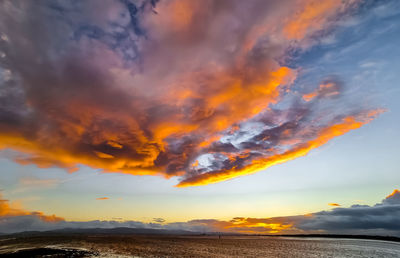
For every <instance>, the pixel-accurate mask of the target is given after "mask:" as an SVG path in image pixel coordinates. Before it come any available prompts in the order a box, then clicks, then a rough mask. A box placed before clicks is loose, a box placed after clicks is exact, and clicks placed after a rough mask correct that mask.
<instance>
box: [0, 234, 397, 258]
mask: <svg viewBox="0 0 400 258" xmlns="http://www.w3.org/2000/svg"><path fill="white" fill-rule="evenodd" d="M0 257H400V243H397V242H389V241H380V240H361V239H341V238H304V237H303V238H299V237H261V236H223V237H222V238H221V239H219V238H218V236H145V235H104V234H101V235H82V234H81V235H51V236H48V235H47V236H40V235H31V236H16V237H15V236H3V237H0Z"/></svg>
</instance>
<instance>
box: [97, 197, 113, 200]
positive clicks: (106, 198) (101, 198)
mask: <svg viewBox="0 0 400 258" xmlns="http://www.w3.org/2000/svg"><path fill="white" fill-rule="evenodd" d="M108 199H110V198H108V197H99V198H96V200H100V201H101V200H108Z"/></svg>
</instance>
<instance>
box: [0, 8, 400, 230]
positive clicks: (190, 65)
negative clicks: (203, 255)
mask: <svg viewBox="0 0 400 258" xmlns="http://www.w3.org/2000/svg"><path fill="white" fill-rule="evenodd" d="M399 46H400V2H399V1H397V0H381V1H380V0H342V1H340V0H324V1H319V0H280V1H273V0H270V1H269V0H248V1H243V0H229V1H228V0H226V1H219V0H187V1H182V0H160V1H158V0H150V1H147V0H104V1H98V0H84V1H72V0H71V1H62V0H59V1H56V0H48V1H47V0H43V1H29V0H3V1H1V2H0V233H1V232H3V233H9V232H18V231H25V230H49V229H57V228H63V227H77V228H83V227H106V228H110V227H117V226H126V227H146V228H165V229H184V230H194V231H209V232H211V231H225V232H242V233H314V232H318V233H321V232H324V233H351V234H359V233H360V234H384V235H398V236H400V192H399V191H398V190H396V189H399V187H400V170H399V169H400V159H399V153H400V151H399V146H400V137H399V136H398V134H399V131H400V102H399V99H400V87H399V82H400V49H399Z"/></svg>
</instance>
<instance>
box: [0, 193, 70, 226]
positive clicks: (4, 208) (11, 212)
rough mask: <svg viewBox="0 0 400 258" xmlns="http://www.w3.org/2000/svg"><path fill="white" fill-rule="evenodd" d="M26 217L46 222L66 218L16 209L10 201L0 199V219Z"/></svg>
mask: <svg viewBox="0 0 400 258" xmlns="http://www.w3.org/2000/svg"><path fill="white" fill-rule="evenodd" d="M0 198H1V195H0ZM26 215H32V216H35V217H38V218H39V219H40V220H42V221H45V222H59V221H64V218H61V217H58V216H56V215H45V214H44V213H43V212H40V211H35V212H30V211H26V210H23V209H21V208H19V207H14V206H13V205H11V204H10V202H9V201H8V200H4V199H0V218H1V217H15V216H26Z"/></svg>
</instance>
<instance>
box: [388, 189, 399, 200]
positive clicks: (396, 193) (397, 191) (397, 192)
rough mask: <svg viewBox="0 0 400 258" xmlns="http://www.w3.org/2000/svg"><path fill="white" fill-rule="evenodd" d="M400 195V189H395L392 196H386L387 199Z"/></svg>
mask: <svg viewBox="0 0 400 258" xmlns="http://www.w3.org/2000/svg"><path fill="white" fill-rule="evenodd" d="M399 194H400V191H399V190H398V189H394V191H393V192H392V193H391V194H389V195H388V196H386V199H388V198H391V197H394V196H396V195H399Z"/></svg>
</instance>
